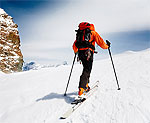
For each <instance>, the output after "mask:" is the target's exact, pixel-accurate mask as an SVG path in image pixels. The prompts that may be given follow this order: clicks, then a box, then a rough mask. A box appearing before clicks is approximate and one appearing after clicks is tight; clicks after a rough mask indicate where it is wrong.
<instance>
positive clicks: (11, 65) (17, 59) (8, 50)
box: [0, 8, 23, 73]
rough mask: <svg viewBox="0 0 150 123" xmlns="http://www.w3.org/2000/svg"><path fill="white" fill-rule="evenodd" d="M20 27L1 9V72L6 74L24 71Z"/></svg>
mask: <svg viewBox="0 0 150 123" xmlns="http://www.w3.org/2000/svg"><path fill="white" fill-rule="evenodd" d="M17 27H18V25H17V24H15V23H14V22H13V18H12V17H11V16H9V15H8V14H7V13H6V12H5V11H4V10H3V9H1V8H0V70H1V71H3V72H5V73H11V72H19V71H22V65H23V55H22V53H21V50H20V49H19V47H20V37H19V32H18V29H17Z"/></svg>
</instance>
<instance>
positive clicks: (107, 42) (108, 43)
mask: <svg viewBox="0 0 150 123" xmlns="http://www.w3.org/2000/svg"><path fill="white" fill-rule="evenodd" d="M106 44H107V45H108V47H109V48H110V44H111V43H110V41H108V40H106Z"/></svg>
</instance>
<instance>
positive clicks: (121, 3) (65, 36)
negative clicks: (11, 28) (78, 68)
mask: <svg viewBox="0 0 150 123" xmlns="http://www.w3.org/2000/svg"><path fill="white" fill-rule="evenodd" d="M149 5H150V1H149V0H113V1H112V0H26V1H25V0H22V1H21V0H1V1H0V7H1V8H3V9H4V10H5V11H6V12H7V13H8V14H9V15H11V16H12V17H13V18H14V21H15V23H17V24H18V25H19V32H20V37H21V43H22V46H21V48H22V51H23V54H24V58H25V60H27V61H30V60H32V61H33V60H35V61H38V62H40V60H41V61H44V62H46V61H47V62H48V61H63V60H67V61H69V62H70V61H71V59H72V57H73V51H72V49H71V48H72V43H73V41H74V40H75V31H74V30H75V29H77V26H78V24H79V23H80V22H82V21H88V22H90V23H93V24H94V25H95V27H96V31H97V32H98V33H99V34H100V35H101V36H102V37H103V38H104V40H106V39H109V40H110V41H111V42H112V51H113V52H114V53H120V52H124V51H127V50H136V51H137V50H143V49H147V48H149V47H150V43H149V42H150V38H149V35H150V32H149V30H150V15H149V13H148V12H149V11H150V7H149ZM99 51H100V52H102V53H104V54H106V53H107V51H104V52H103V51H102V50H99ZM66 55H67V56H66ZM100 55H101V53H100ZM101 56H102V55H101ZM96 57H97V56H96Z"/></svg>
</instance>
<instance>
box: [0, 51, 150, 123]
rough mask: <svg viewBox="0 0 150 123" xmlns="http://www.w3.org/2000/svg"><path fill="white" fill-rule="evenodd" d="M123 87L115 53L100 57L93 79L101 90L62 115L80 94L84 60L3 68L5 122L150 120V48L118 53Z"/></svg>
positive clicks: (0, 112) (1, 117)
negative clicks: (30, 67)
mask: <svg viewBox="0 0 150 123" xmlns="http://www.w3.org/2000/svg"><path fill="white" fill-rule="evenodd" d="M113 59H114V63H115V67H116V71H117V75H118V80H119V84H120V87H121V90H120V91H119V90H117V85H116V81H115V77H114V73H113V69H112V65H111V61H110V59H104V60H100V61H94V65H93V70H92V74H91V84H92V83H94V82H95V81H96V80H99V81H100V85H99V88H98V91H97V92H96V93H95V94H94V95H93V96H92V97H91V98H89V99H88V100H87V101H86V102H85V103H84V104H83V105H82V106H81V107H79V108H78V110H76V111H75V112H74V113H73V114H72V115H71V116H70V117H69V118H68V119H66V120H61V119H59V118H60V117H61V116H62V114H63V113H64V112H65V111H66V110H67V109H68V108H69V107H70V106H71V105H70V102H71V100H73V99H74V97H75V95H76V94H77V88H78V80H79V76H80V74H81V72H82V67H81V66H82V65H80V64H78V63H76V64H75V66H74V69H73V73H72V77H71V80H70V84H69V87H68V93H67V94H68V95H67V97H64V96H63V94H64V91H65V87H66V84H67V80H68V76H69V73H70V69H71V65H61V66H59V67H48V68H43V69H37V70H30V71H25V72H21V73H13V74H9V75H6V74H4V73H1V72H0V78H1V80H0V123H150V49H147V50H145V51H140V52H126V53H124V54H120V55H115V56H113Z"/></svg>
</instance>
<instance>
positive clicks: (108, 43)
mask: <svg viewBox="0 0 150 123" xmlns="http://www.w3.org/2000/svg"><path fill="white" fill-rule="evenodd" d="M106 43H107V45H108V46H109V48H108V52H109V55H110V59H111V62H112V66H113V70H114V74H115V78H116V81H117V86H118V90H120V89H121V88H120V87H119V82H118V78H117V74H116V70H115V66H114V63H113V59H112V55H111V51H110V42H109V41H108V40H106Z"/></svg>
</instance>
